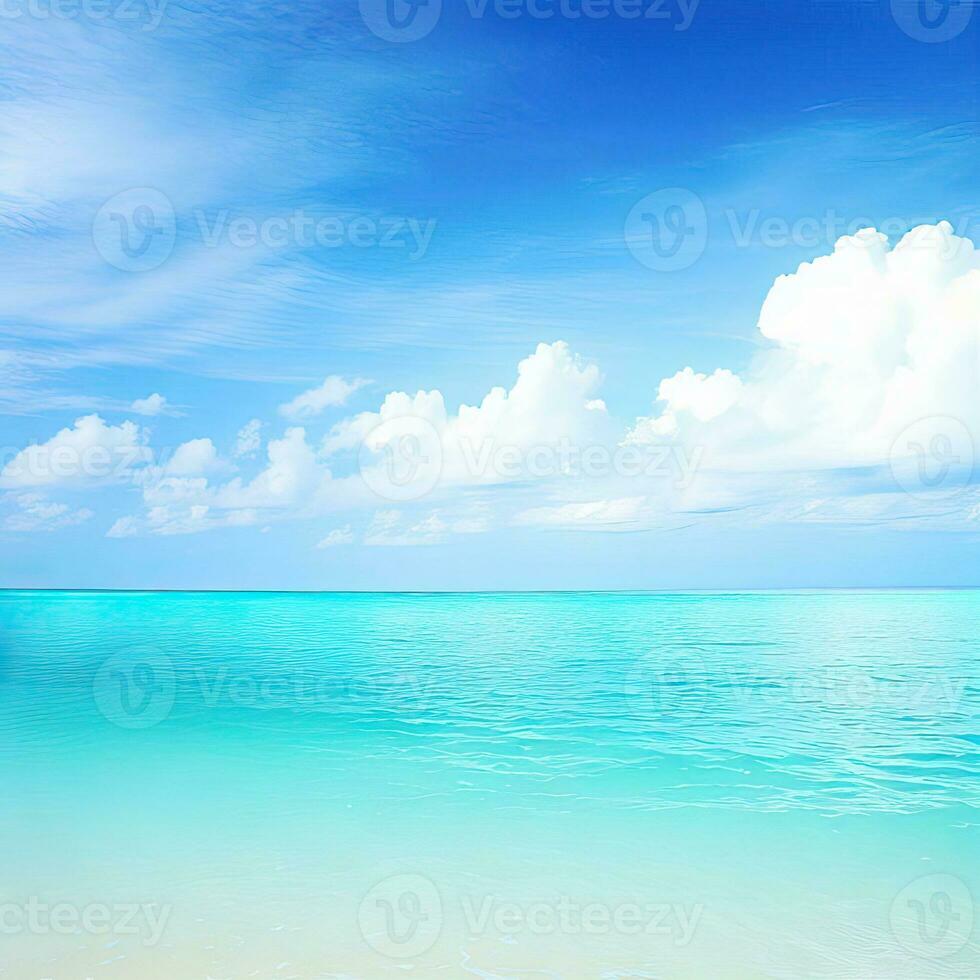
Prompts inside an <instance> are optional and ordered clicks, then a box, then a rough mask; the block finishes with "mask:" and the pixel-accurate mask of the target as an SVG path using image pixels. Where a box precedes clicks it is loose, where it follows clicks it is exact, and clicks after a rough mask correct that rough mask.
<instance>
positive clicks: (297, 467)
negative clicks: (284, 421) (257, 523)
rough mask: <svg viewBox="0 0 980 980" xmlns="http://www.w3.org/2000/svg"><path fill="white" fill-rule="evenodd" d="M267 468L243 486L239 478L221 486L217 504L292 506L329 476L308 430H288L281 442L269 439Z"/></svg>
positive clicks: (234, 506) (226, 505)
mask: <svg viewBox="0 0 980 980" xmlns="http://www.w3.org/2000/svg"><path fill="white" fill-rule="evenodd" d="M267 452H268V455H269V464H268V466H267V467H266V468H265V469H264V470H263V471H262V472H261V473H259V474H258V475H257V476H256V477H255V478H254V479H253V480H251V481H250V482H249V483H247V484H243V483H242V481H241V480H240V479H239V478H236V479H234V480H232V481H231V482H230V483H228V484H226V485H225V486H224V487H222V488H221V489H220V490H219V491H218V493H217V496H216V502H217V503H218V504H219V505H220V506H222V507H230V508H236V509H237V508H243V507H245V508H252V507H262V508H264V507H280V508H282V507H289V506H295V505H298V504H301V503H303V502H304V501H305V500H306V499H308V498H309V496H310V495H311V493H312V491H313V489H314V488H315V486H316V485H317V483H318V482H319V481H320V480H321V479H323V478H325V477H327V478H328V477H329V471H327V470H325V469H324V468H323V467H321V466H320V465H319V464H318V463H317V460H316V456H315V454H314V452H313V449H312V448H311V447H310V445H309V443H307V441H306V430H305V429H302V428H292V429H287V430H286V434H285V435H284V436H283V437H282V438H281V439H270V440H269V445H268V447H267Z"/></svg>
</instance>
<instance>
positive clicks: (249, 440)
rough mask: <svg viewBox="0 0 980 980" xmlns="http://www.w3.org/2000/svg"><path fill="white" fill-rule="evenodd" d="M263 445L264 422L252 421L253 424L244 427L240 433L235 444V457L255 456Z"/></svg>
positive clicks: (249, 423) (248, 423)
mask: <svg viewBox="0 0 980 980" xmlns="http://www.w3.org/2000/svg"><path fill="white" fill-rule="evenodd" d="M261 445H262V422H261V420H260V419H252V421H251V422H247V423H246V424H245V425H243V426H242V428H241V429H240V430H239V432H238V439H237V440H236V442H235V456H237V457H242V456H244V457H248V456H254V455H255V454H256V453H257V452H258V451H259V447H260V446H261Z"/></svg>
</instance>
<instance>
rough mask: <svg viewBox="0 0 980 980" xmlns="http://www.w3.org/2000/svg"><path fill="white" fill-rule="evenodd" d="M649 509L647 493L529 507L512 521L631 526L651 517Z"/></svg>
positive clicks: (613, 527) (564, 525)
mask: <svg viewBox="0 0 980 980" xmlns="http://www.w3.org/2000/svg"><path fill="white" fill-rule="evenodd" d="M652 510H653V508H652V507H651V501H650V500H649V499H648V498H647V497H620V498H618V499H615V500H588V501H582V502H576V503H568V504H560V505H556V506H548V507H532V508H529V509H528V510H524V511H521V512H520V513H519V514H517V515H516V517H515V518H514V523H515V524H527V525H531V526H536V527H552V528H578V529H598V530H634V529H636V528H637V527H639V526H642V525H644V524H646V523H648V522H649V521H650V519H651V516H652Z"/></svg>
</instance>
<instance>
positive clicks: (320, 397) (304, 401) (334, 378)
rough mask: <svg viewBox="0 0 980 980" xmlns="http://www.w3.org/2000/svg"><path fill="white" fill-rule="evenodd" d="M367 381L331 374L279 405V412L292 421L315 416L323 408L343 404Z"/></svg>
mask: <svg viewBox="0 0 980 980" xmlns="http://www.w3.org/2000/svg"><path fill="white" fill-rule="evenodd" d="M368 383H369V382H368V381H366V380H365V379H364V378H354V379H353V380H352V381H346V380H344V378H342V377H340V375H338V374H331V375H330V377H329V378H326V379H325V380H324V382H323V384H322V385H320V386H319V387H317V388H311V389H310V390H309V391H304V392H303V394H301V395H297V396H296V397H295V398H294V399H293V400H292V401H291V402H286V404H284V405H280V406H279V414H280V415H282V416H283V417H284V418H287V419H289V420H290V421H293V422H302V421H305V420H306V419H312V418H315V417H316V416H317V415H319V414H320V413H321V412H323V411H324V409H327V408H335V407H338V406H340V405H345V404H346V403H347V399H348V398H350V396H351V395H352V394H354V392H355V391H357V390H358V389H359V388H363V387H364V386H365V385H366V384H368Z"/></svg>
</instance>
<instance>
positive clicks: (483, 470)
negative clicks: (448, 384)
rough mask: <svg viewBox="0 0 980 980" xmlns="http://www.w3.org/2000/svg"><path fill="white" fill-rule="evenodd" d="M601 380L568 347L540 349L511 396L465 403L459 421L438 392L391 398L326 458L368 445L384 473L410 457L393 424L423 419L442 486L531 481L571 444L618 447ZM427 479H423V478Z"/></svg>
mask: <svg viewBox="0 0 980 980" xmlns="http://www.w3.org/2000/svg"><path fill="white" fill-rule="evenodd" d="M601 380H602V379H601V375H600V373H599V369H598V368H597V367H596V366H595V365H592V364H585V363H583V362H582V361H581V360H580V359H579V358H578V357H577V356H576V355H575V354H573V353H572V351H571V350H570V349H569V347H568V345H567V344H566V343H564V342H563V341H557V342H556V343H553V344H539V345H538V347H537V349H536V350H535V352H534V353H533V354H531V355H530V356H529V357H527V358H525V359H524V360H523V361H521V362H520V363H519V364H518V366H517V380H516V381H515V383H514V385H513V387H512V388H511V389H510V390H507V389H505V388H502V387H496V388H492V389H491V390H490V391H489V392H488V393H487V395H486V396H485V397H484V399H483V401H482V402H481V403H480V404H479V405H465V404H464V405H461V406H460V407H459V411H458V412H457V413H456V414H454V415H453V414H450V413H449V412H448V411H447V409H446V404H445V401H444V399H443V395H442V393H441V392H440V391H438V390H434V391H419V392H417V393H416V394H415V395H414V396H412V395H409V394H407V393H405V392H391V393H390V394H389V395H388V396H387V397H386V398H385V400H384V403H383V404H382V405H381V408H380V409H379V410H378V411H377V412H363V413H361V414H360V415H357V416H355V417H353V418H351V419H346V420H345V421H343V422H341V423H339V424H338V425H335V426H334V427H333V429H332V430H331V431H330V433H329V434H328V435H327V437H326V439H325V440H324V442H323V446H322V452H323V454H324V455H325V456H328V457H329V456H332V455H334V454H336V453H339V452H341V451H342V450H345V449H353V448H356V447H358V446H361V445H362V444H363V445H364V446H366V448H367V449H368V450H369V452H370V454H373V455H374V456H375V457H376V458H377V463H376V464H375V465H376V466H377V467H378V468H379V469H380V468H384V467H387V466H388V465H389V464H390V461H391V459H392V456H394V457H396V458H397V457H398V456H399V455H401V454H402V453H403V452H404V446H403V445H402V443H403V442H404V437H405V432H404V431H403V430H402V427H401V426H399V425H397V424H394V423H395V422H396V421H397V420H401V419H418V420H421V421H422V423H423V424H424V430H423V432H428V433H430V434H431V439H432V440H433V441H434V445H432V446H421V447H420V450H421V451H422V452H423V453H426V454H428V456H429V457H431V456H432V455H438V457H439V460H440V467H439V468H440V472H439V479H438V483H439V485H440V486H441V487H443V488H445V487H451V486H453V485H457V484H465V483H472V484H493V483H506V482H515V481H518V480H524V479H528V478H529V477H531V476H533V475H534V469H535V467H534V461H535V459H536V458H538V459H540V458H541V456H542V455H543V454H545V453H548V452H549V451H551V456H552V458H555V454H556V453H557V451H558V450H559V449H560V448H561V447H562V446H563V445H565V444H570V445H572V446H574V447H576V448H577V449H580V450H581V449H582V448H584V447H586V446H589V445H607V444H614V442H615V438H616V433H615V429H614V428H613V425H612V422H611V419H610V417H609V414H608V412H607V410H606V406H605V404H604V403H603V402H602V400H601V399H598V398H596V397H595V393H596V390H597V389H598V386H599V384H600V382H601ZM413 439H416V440H417V437H416V436H415V435H414V434H413ZM368 462H369V463H370V457H369V460H368ZM427 475H430V474H428V473H420V474H419V476H420V479H421V478H423V477H425V476H427ZM552 475H554V474H552Z"/></svg>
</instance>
